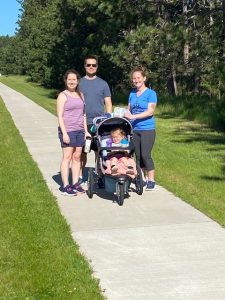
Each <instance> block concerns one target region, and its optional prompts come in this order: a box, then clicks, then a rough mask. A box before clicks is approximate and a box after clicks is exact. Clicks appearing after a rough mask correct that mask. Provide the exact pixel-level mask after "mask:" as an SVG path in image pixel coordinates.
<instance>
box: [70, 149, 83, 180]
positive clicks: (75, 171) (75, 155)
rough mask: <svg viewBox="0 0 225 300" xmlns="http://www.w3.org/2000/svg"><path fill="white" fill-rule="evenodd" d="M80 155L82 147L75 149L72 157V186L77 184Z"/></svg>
mask: <svg viewBox="0 0 225 300" xmlns="http://www.w3.org/2000/svg"><path fill="white" fill-rule="evenodd" d="M81 153H82V147H76V148H75V149H74V152H73V155H72V165H71V169H72V179H73V184H75V183H77V182H78V179H79V175H80V168H81Z"/></svg>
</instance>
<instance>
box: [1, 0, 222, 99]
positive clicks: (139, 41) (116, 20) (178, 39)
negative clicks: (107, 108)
mask: <svg viewBox="0 0 225 300" xmlns="http://www.w3.org/2000/svg"><path fill="white" fill-rule="evenodd" d="M17 1H18V2H19V3H20V4H21V13H20V17H19V20H18V30H17V33H16V35H15V36H14V37H0V52H1V55H0V72H1V73H3V74H11V73H12V74H25V75H28V76H29V77H30V78H31V80H33V81H35V82H39V83H40V84H42V85H44V86H48V87H60V84H61V81H62V75H63V74H64V72H65V70H66V69H68V68H71V67H74V68H76V69H77V70H78V71H79V72H80V73H81V74H82V73H83V58H84V57H85V55H87V54H96V55H98V56H99V57H100V75H101V76H102V77H104V78H105V79H107V81H108V82H109V83H110V86H111V87H112V89H113V90H122V91H123V90H127V89H129V88H130V70H131V69H132V68H133V67H134V66H136V65H144V66H146V68H147V70H149V76H150V81H151V84H152V86H153V87H155V88H156V89H157V90H158V91H160V93H162V94H164V95H172V96H179V95H189V96H193V95H200V96H202V95H207V96H209V97H216V98H217V99H220V101H223V100H221V99H223V98H224V93H225V84H224V83H225V68H224V60H225V47H224V45H225V0H198V1H197V0H182V1H175V0H113V1H112V0H17Z"/></svg>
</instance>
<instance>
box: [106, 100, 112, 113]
mask: <svg viewBox="0 0 225 300" xmlns="http://www.w3.org/2000/svg"><path fill="white" fill-rule="evenodd" d="M105 111H106V112H107V113H111V112H112V100H111V97H105Z"/></svg>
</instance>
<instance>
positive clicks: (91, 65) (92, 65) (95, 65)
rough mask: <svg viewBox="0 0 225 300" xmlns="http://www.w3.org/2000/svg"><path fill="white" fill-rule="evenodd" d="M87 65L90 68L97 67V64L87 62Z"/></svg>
mask: <svg viewBox="0 0 225 300" xmlns="http://www.w3.org/2000/svg"><path fill="white" fill-rule="evenodd" d="M85 67H88V68H89V67H94V68H96V67H97V64H86V65H85Z"/></svg>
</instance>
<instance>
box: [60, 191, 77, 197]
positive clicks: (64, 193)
mask: <svg viewBox="0 0 225 300" xmlns="http://www.w3.org/2000/svg"><path fill="white" fill-rule="evenodd" d="M61 195H63V196H67V197H74V196H77V194H76V193H75V194H67V193H66V192H61Z"/></svg>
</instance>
